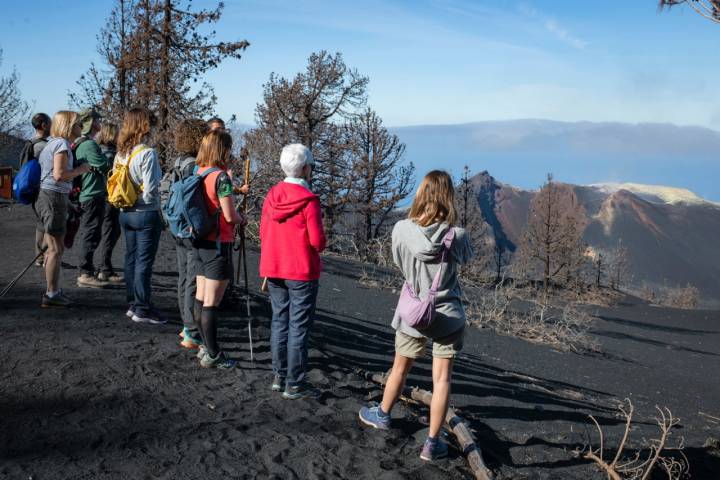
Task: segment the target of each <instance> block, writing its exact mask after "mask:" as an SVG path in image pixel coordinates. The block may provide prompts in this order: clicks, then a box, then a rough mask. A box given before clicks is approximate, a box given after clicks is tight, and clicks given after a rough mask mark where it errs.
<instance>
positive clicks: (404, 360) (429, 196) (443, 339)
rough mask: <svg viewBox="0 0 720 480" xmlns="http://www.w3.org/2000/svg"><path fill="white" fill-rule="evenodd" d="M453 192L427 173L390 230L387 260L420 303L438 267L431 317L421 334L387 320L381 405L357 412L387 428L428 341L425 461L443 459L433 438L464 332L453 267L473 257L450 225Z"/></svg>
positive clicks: (443, 449)
mask: <svg viewBox="0 0 720 480" xmlns="http://www.w3.org/2000/svg"><path fill="white" fill-rule="evenodd" d="M454 191H455V190H454V187H453V182H452V178H451V177H450V175H448V174H447V173H446V172H443V171H440V170H433V171H431V172H430V173H428V174H427V175H426V176H425V178H424V179H423V180H422V182H421V183H420V186H419V187H418V190H417V193H416V194H415V199H414V201H413V204H412V207H410V213H409V215H408V218H407V219H406V220H402V221H400V222H398V223H397V224H396V225H395V227H394V228H393V232H392V251H393V259H394V260H395V263H396V264H397V266H398V267H399V268H400V270H401V271H402V274H403V277H404V278H405V281H406V282H407V283H408V284H409V285H410V286H411V287H412V288H413V289H414V291H415V292H416V293H417V294H418V295H419V296H420V297H421V298H424V297H425V296H426V295H427V292H428V290H429V289H430V286H431V284H432V282H433V278H434V277H435V274H436V273H437V272H438V269H440V268H442V270H441V272H440V283H439V286H438V289H437V294H436V297H435V316H434V319H433V322H432V323H431V324H430V325H429V326H428V327H427V328H426V329H423V330H422V331H419V330H416V329H415V328H412V327H410V326H409V325H407V324H405V323H404V322H402V321H401V320H400V318H399V316H398V313H397V312H396V313H395V317H394V318H393V321H392V327H393V328H394V329H395V361H394V363H393V367H392V371H391V373H390V377H389V378H388V380H387V383H386V385H385V392H384V394H383V400H382V403H381V404H380V405H378V406H376V407H363V408H362V409H361V410H360V420H361V421H362V422H363V423H365V424H366V425H370V426H372V427H375V428H380V429H387V428H389V427H390V411H391V410H392V407H393V405H394V404H395V402H396V401H397V399H398V397H399V396H400V392H402V389H403V387H404V386H405V379H406V378H407V375H408V373H409V372H410V369H411V367H412V365H413V362H414V361H415V359H417V358H420V357H422V356H423V354H424V352H425V345H426V343H427V340H428V338H429V339H431V340H432V342H433V348H432V352H433V368H432V372H433V395H432V404H431V406H430V429H429V432H428V439H427V440H426V441H425V444H424V445H423V449H422V453H421V454H420V458H422V459H423V460H427V461H432V460H435V459H437V458H441V457H444V456H446V455H447V445H446V444H445V443H443V442H441V441H440V440H439V439H438V435H439V433H440V427H441V426H442V423H443V420H444V419H445V414H446V413H447V408H448V403H449V398H450V377H451V375H452V367H453V360H454V359H455V357H456V356H457V354H458V353H459V352H460V350H461V349H462V344H463V337H464V332H465V310H464V309H463V306H462V303H461V301H460V298H461V295H462V291H461V289H460V284H459V283H458V276H457V265H458V264H464V263H467V262H468V261H469V260H470V258H472V256H473V250H472V246H471V244H470V241H469V238H468V235H467V234H466V233H465V230H464V229H462V228H458V227H454V226H453V223H454V222H455V219H456V217H457V214H456V212H455V201H454ZM449 229H454V239H453V241H452V243H451V244H450V246H449V247H448V248H447V252H446V254H445V255H446V258H445V262H441V257H442V253H443V244H444V242H443V240H444V239H445V237H446V235H447V234H448V231H449Z"/></svg>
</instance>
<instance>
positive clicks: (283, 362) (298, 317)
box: [268, 278, 318, 387]
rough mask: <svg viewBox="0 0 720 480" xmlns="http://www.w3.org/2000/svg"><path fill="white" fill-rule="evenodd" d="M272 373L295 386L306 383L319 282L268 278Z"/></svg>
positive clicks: (289, 384)
mask: <svg viewBox="0 0 720 480" xmlns="http://www.w3.org/2000/svg"><path fill="white" fill-rule="evenodd" d="M268 289H269V290H270V303H271V305H272V323H271V329H270V348H271V350H272V364H273V373H274V374H275V375H279V376H280V377H283V378H285V381H286V383H287V385H288V386H290V387H293V386H295V385H298V384H299V383H302V382H303V381H304V380H305V370H306V367H307V355H308V352H307V350H308V347H307V346H308V336H309V334H310V328H312V324H313V316H314V314H315V301H316V300H317V292H318V281H317V280H313V281H309V282H301V281H297V280H283V279H280V278H269V279H268Z"/></svg>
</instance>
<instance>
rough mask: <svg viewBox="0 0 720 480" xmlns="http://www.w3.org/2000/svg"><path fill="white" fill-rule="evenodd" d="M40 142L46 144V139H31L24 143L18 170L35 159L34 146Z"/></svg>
mask: <svg viewBox="0 0 720 480" xmlns="http://www.w3.org/2000/svg"><path fill="white" fill-rule="evenodd" d="M40 142H47V137H39V138H33V139H32V140H28V141H27V142H25V146H24V147H23V149H22V152H20V164H19V165H18V168H22V166H23V165H25V164H26V163H27V162H29V161H30V160H32V159H33V158H35V145H37V144H38V143H40ZM36 160H37V159H36Z"/></svg>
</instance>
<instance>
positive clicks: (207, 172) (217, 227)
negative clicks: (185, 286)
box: [194, 165, 222, 257]
mask: <svg viewBox="0 0 720 480" xmlns="http://www.w3.org/2000/svg"><path fill="white" fill-rule="evenodd" d="M199 169H200V167H198V166H197V165H195V170H194V172H195V174H196V175H197V174H198V173H197V171H198V170H199ZM215 172H221V173H222V170H221V169H219V168H218V167H210V168H208V169H207V170H205V171H204V172H203V173H201V174H200V178H202V179H203V182H205V178H206V177H207V176H208V175H210V174H211V173H215ZM218 178H220V175H218V176H217V178H216V179H215V195H217V181H218ZM221 212H222V207H220V199H219V198H218V209H217V210H216V211H215V255H216V256H218V257H219V256H220V253H221V243H220V214H221Z"/></svg>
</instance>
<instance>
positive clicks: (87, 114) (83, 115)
mask: <svg viewBox="0 0 720 480" xmlns="http://www.w3.org/2000/svg"><path fill="white" fill-rule="evenodd" d="M101 118H102V115H100V114H99V113H98V111H97V110H95V108H93V107H90V108H86V109H84V110H81V111H80V112H78V120H79V121H80V123H82V134H83V135H88V134H89V133H90V130H91V129H92V123H93V120H95V119H97V120H100V119H101Z"/></svg>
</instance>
